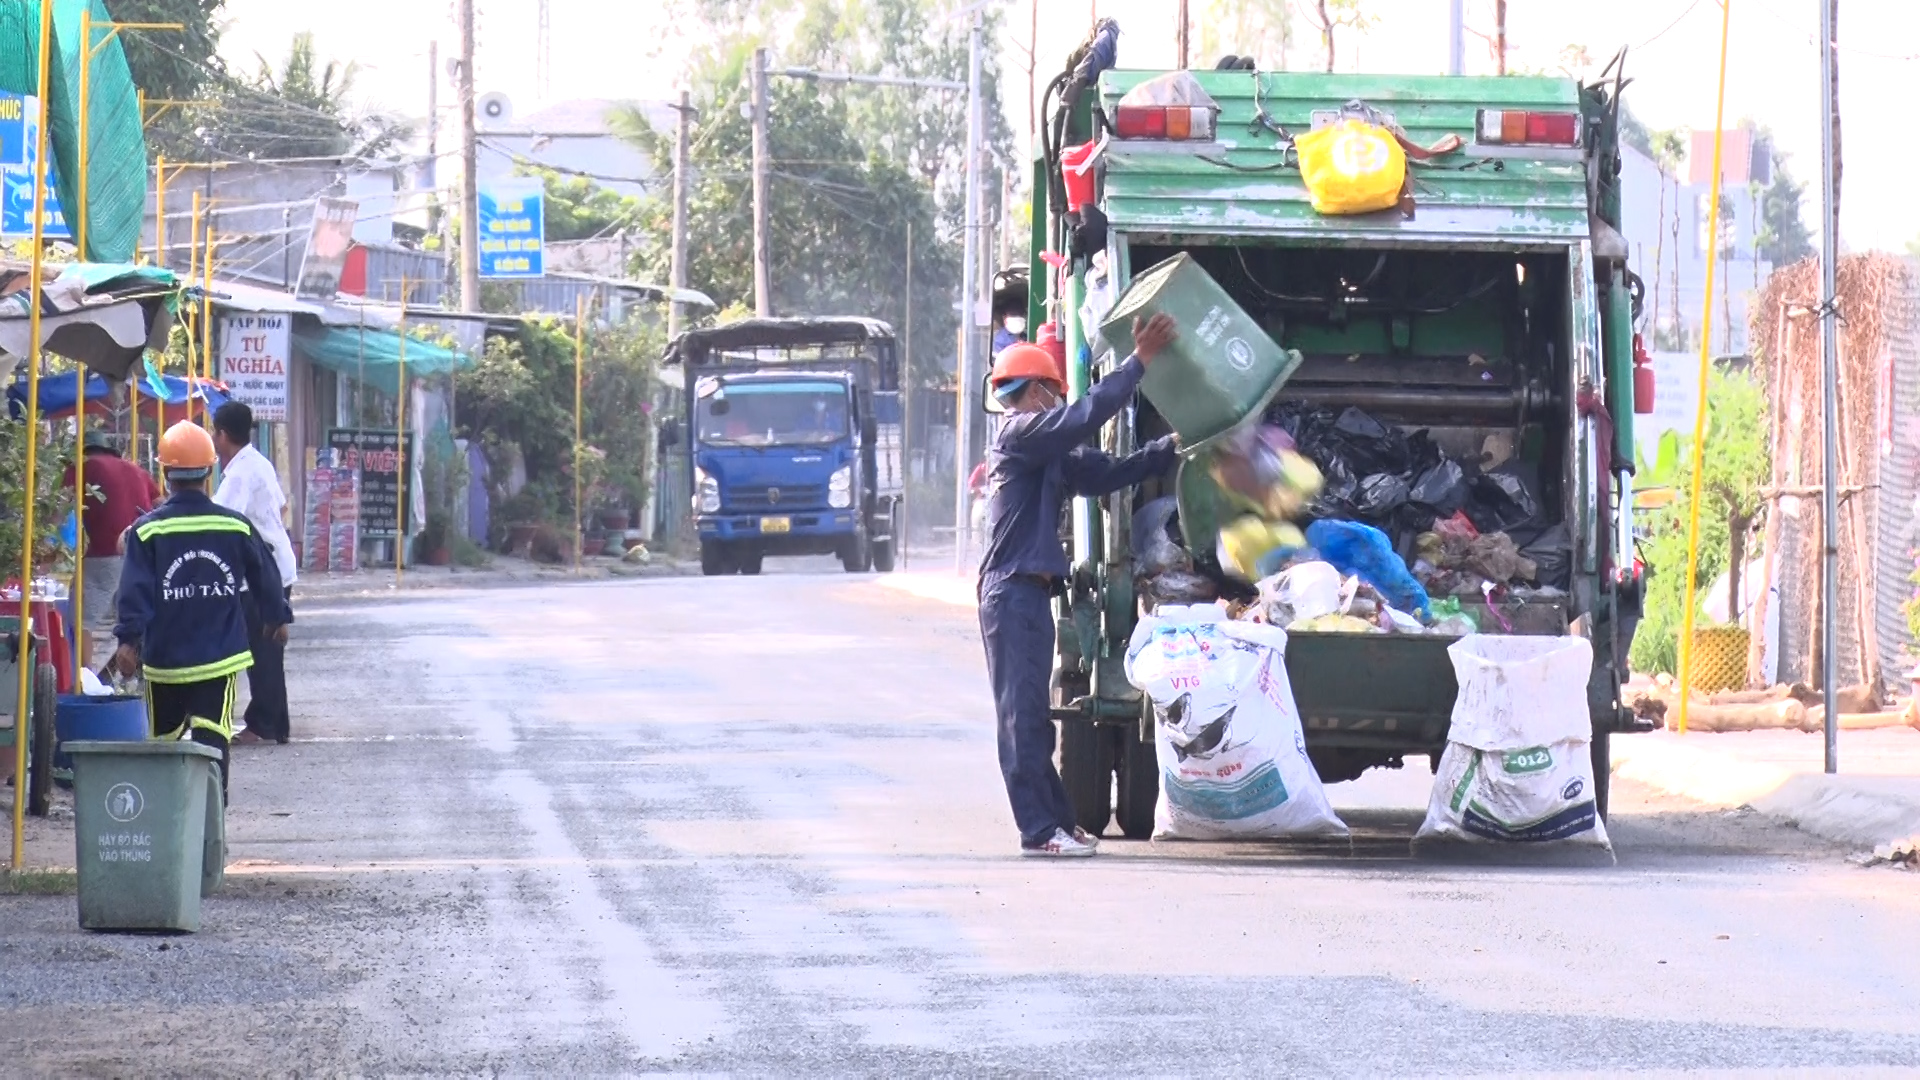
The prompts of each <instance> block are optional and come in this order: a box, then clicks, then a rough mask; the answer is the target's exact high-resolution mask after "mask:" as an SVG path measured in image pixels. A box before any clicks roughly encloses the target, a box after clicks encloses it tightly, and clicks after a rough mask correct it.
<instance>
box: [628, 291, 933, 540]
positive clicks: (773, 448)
mask: <svg viewBox="0 0 1920 1080" xmlns="http://www.w3.org/2000/svg"><path fill="white" fill-rule="evenodd" d="M662 368H663V371H665V372H669V373H674V372H677V377H678V378H679V379H680V380H682V381H683V383H684V388H685V395H684V398H685V401H686V415H685V417H684V418H682V419H681V420H679V421H677V422H674V423H670V424H668V425H665V426H664V427H663V430H662V436H663V438H662V443H663V444H664V445H672V444H674V443H676V442H677V443H678V444H679V446H678V448H679V449H680V450H681V451H682V452H681V453H678V454H673V455H671V456H672V457H678V458H682V459H683V460H684V462H685V467H684V470H683V471H682V472H681V475H680V481H681V482H682V483H683V484H684V485H685V486H684V487H683V488H682V490H681V492H680V495H679V497H683V498H685V499H687V500H688V502H689V504H690V505H691V507H692V512H693V516H692V522H693V528H694V531H695V533H696V534H697V535H698V537H699V541H700V569H701V571H702V573H704V574H706V575H708V576H716V575H722V574H736V573H737V574H758V573H760V571H761V569H762V566H763V564H764V562H765V560H766V558H767V557H768V556H770V555H771V556H785V555H832V556H835V557H836V558H838V559H839V560H840V563H841V565H842V566H843V567H844V568H845V569H846V571H847V572H848V573H865V572H867V571H869V570H880V571H882V572H885V571H890V570H892V569H893V568H894V566H895V564H896V563H897V562H898V560H899V554H900V545H901V543H902V541H903V535H904V534H903V529H904V524H905V523H904V521H903V520H902V513H903V505H904V504H903V495H904V490H905V484H904V473H903V471H902V462H901V448H902V442H901V434H902V413H901V400H900V361H899V354H898V351H897V343H896V340H895V337H894V332H893V328H892V327H890V326H888V325H887V324H886V323H884V322H880V321H877V320H874V319H864V318H755V319H742V320H738V321H735V322H731V323H727V324H725V325H721V326H716V327H711V328H704V329H695V330H688V331H686V332H684V333H681V334H679V335H677V336H676V337H674V339H673V340H672V341H671V342H669V343H668V345H667V350H666V354H665V355H664V357H663V358H662ZM668 377H669V378H671V377H673V376H672V375H671V374H670V375H669V376H668Z"/></svg>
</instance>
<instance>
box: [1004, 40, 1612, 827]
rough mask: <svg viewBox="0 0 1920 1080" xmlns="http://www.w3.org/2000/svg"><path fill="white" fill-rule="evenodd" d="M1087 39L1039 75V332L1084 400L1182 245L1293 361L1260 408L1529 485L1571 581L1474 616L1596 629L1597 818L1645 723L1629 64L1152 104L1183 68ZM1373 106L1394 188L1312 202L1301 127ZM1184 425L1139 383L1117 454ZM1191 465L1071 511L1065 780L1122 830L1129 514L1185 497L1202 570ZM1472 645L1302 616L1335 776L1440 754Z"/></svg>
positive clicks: (1208, 552)
mask: <svg viewBox="0 0 1920 1080" xmlns="http://www.w3.org/2000/svg"><path fill="white" fill-rule="evenodd" d="M1086 55H1087V54H1086V53H1083V55H1082V56H1080V57H1077V58H1076V59H1077V61H1078V62H1080V70H1079V72H1078V74H1077V75H1076V74H1075V73H1074V72H1073V69H1071V68H1070V69H1069V72H1068V73H1063V75H1062V77H1061V79H1059V80H1056V81H1055V83H1054V84H1053V86H1052V87H1051V88H1050V89H1049V90H1048V96H1047V105H1046V110H1045V111H1046V113H1047V114H1048V121H1047V124H1046V126H1045V129H1044V131H1043V135H1042V138H1041V140H1040V141H1041V146H1040V147H1038V148H1037V150H1036V154H1035V182H1036V188H1035V190H1036V191H1037V192H1038V193H1039V194H1038V195H1037V196H1036V199H1035V213H1034V215H1033V230H1032V237H1031V241H1032V248H1033V251H1032V258H1031V261H1030V264H1031V265H1032V266H1033V267H1035V268H1041V267H1049V266H1050V267H1051V272H1050V273H1049V274H1048V275H1047V276H1046V278H1045V280H1044V281H1042V280H1041V279H1040V278H1038V277H1036V279H1035V280H1034V282H1033V288H1032V290H1031V297H1032V299H1031V305H1030V311H1029V325H1030V326H1034V327H1040V326H1042V325H1043V324H1045V323H1047V322H1049V321H1054V322H1057V324H1058V330H1059V332H1060V334H1061V336H1062V337H1063V339H1064V340H1065V341H1066V345H1067V374H1068V381H1069V384H1070V389H1071V390H1072V392H1073V393H1074V394H1075V395H1076V396H1077V395H1078V394H1080V393H1084V392H1085V390H1086V388H1087V386H1088V385H1090V384H1091V382H1092V381H1094V380H1097V379H1098V378H1099V377H1100V376H1101V374H1102V373H1103V372H1105V371H1108V370H1110V369H1111V366H1112V365H1113V364H1114V363H1115V362H1116V357H1115V355H1114V350H1112V349H1111V348H1109V347H1108V346H1107V345H1106V343H1105V342H1104V341H1103V340H1102V337H1101V334H1100V323H1101V321H1102V320H1103V318H1104V316H1105V315H1106V313H1108V312H1110V311H1112V310H1113V307H1114V305H1115V301H1116V299H1117V298H1119V297H1120V296H1121V295H1122V294H1124V293H1125V291H1126V289H1127V287H1128V285H1129V284H1130V283H1131V282H1133V281H1134V280H1135V279H1136V278H1137V277H1140V276H1142V275H1145V274H1147V273H1148V272H1149V271H1151V270H1152V269H1153V268H1155V267H1157V266H1162V265H1164V264H1165V263H1166V262H1167V261H1168V260H1170V259H1174V258H1176V257H1184V258H1185V259H1187V260H1190V261H1192V262H1194V263H1197V264H1198V265H1199V266H1200V267H1201V268H1203V269H1204V270H1206V272H1207V274H1208V275H1209V276H1211V277H1212V279H1213V280H1214V281H1215V282H1216V283H1218V285H1219V286H1220V287H1221V288H1222V289H1224V290H1225V291H1226V292H1227V294H1228V295H1229V296H1230V297H1232V299H1233V300H1234V301H1235V302H1236V303H1237V304H1238V305H1239V306H1240V307H1241V308H1242V309H1243V311H1244V312H1245V313H1246V315H1247V316H1249V317H1251V318H1252V319H1254V320H1256V321H1257V322H1258V323H1259V324H1260V327H1261V329H1262V330H1263V331H1264V332H1265V333H1266V334H1267V336H1269V337H1270V338H1271V339H1272V341H1273V342H1274V343H1275V344H1277V345H1278V346H1279V347H1280V348H1282V349H1284V350H1287V351H1289V352H1290V353H1297V354H1298V355H1297V357H1292V358H1291V359H1290V360H1289V365H1290V367H1291V370H1290V375H1289V376H1288V377H1287V378H1286V380H1285V382H1284V385H1282V386H1281V387H1280V388H1279V390H1278V391H1277V393H1275V394H1273V395H1271V396H1270V397H1262V398H1260V399H1258V400H1250V401H1248V402H1246V407H1247V411H1248V414H1249V415H1248V416H1247V417H1246V419H1252V418H1253V416H1254V415H1256V414H1261V415H1268V416H1271V415H1272V410H1293V411H1294V414H1295V415H1300V414H1302V413H1303V412H1306V411H1312V410H1330V411H1331V412H1332V413H1333V414H1342V413H1343V412H1345V411H1348V410H1357V411H1358V413H1357V414H1358V415H1362V416H1363V417H1365V418H1370V419H1372V420H1374V421H1377V422H1378V423H1379V424H1381V425H1383V426H1385V427H1387V428H1390V429H1391V430H1393V431H1396V432H1398V433H1399V437H1402V438H1404V437H1409V436H1413V435H1414V434H1415V433H1420V434H1419V435H1418V438H1419V439H1421V440H1423V441H1424V442H1426V443H1429V444H1431V445H1432V446H1433V447H1437V448H1439V449H1440V450H1441V451H1443V452H1444V453H1445V455H1446V456H1447V457H1448V458H1449V459H1450V460H1458V461H1462V462H1466V463H1468V464H1469V466H1470V467H1471V469H1472V471H1473V473H1474V474H1475V475H1481V474H1483V473H1485V474H1493V473H1496V472H1497V473H1498V474H1499V475H1500V476H1503V477H1523V478H1525V479H1524V487H1525V490H1524V491H1516V492H1513V494H1515V495H1517V496H1519V497H1521V498H1522V499H1524V500H1526V501H1528V502H1529V503H1531V504H1532V515H1533V525H1534V526H1535V529H1534V531H1535V533H1536V535H1540V536H1543V537H1545V539H1544V540H1543V541H1541V542H1543V543H1545V544H1547V545H1548V547H1549V548H1552V549H1554V550H1553V551H1552V552H1551V554H1552V555H1554V556H1555V558H1554V559H1552V560H1551V561H1553V562H1554V563H1555V564H1556V565H1557V567H1558V570H1557V573H1558V574H1559V580H1560V585H1561V587H1560V588H1556V589H1545V590H1539V591H1536V592H1533V593H1531V594H1529V596H1528V597H1527V601H1526V602H1525V603H1522V604H1509V605H1508V606H1506V607H1504V608H1501V607H1500V606H1499V597H1490V598H1487V599H1485V600H1481V599H1480V598H1477V597H1470V598H1468V602H1466V603H1464V604H1463V607H1464V609H1465V610H1466V612H1467V613H1468V614H1469V615H1477V616H1478V617H1479V620H1480V624H1481V625H1482V627H1483V629H1487V630H1499V631H1505V632H1514V633H1549V634H1581V635H1584V636H1586V637H1588V638H1589V639H1591V641H1592V642H1593V646H1594V649H1593V653H1594V668H1593V674H1592V679H1591V682H1590V684H1589V686H1588V692H1587V698H1588V702H1587V703H1588V706H1589V710H1590V712H1591V714H1592V717H1593V742H1592V747H1593V757H1594V766H1595V769H1594V772H1595V777H1596V782H1597V785H1598V788H1599V790H1598V791H1597V792H1596V795H1597V797H1598V798H1597V801H1598V803H1599V808H1600V812H1601V813H1602V814H1604V813H1605V812H1606V797H1607V792H1606V778H1607V775H1608V762H1609V747H1610V740H1611V737H1612V736H1613V735H1615V734H1618V733H1623V732H1629V731H1636V730H1644V729H1645V728H1646V726H1647V725H1645V724H1643V723H1642V722H1641V721H1639V720H1637V719H1636V718H1635V716H1634V715H1633V713H1632V711H1631V710H1630V709H1628V708H1625V707H1624V703H1623V700H1622V694H1621V684H1622V682H1623V680H1624V678H1625V677H1626V673H1627V671H1626V657H1627V655H1628V651H1629V647H1630V645H1631V642H1632V637H1633V633H1634V629H1635V627H1636V626H1637V624H1638V622H1639V619H1640V613H1641V609H1642V597H1643V571H1642V569H1641V564H1640V563H1639V561H1638V560H1637V559H1636V558H1635V557H1634V552H1633V542H1632V536H1633V532H1632V522H1631V520H1630V517H1631V509H1632V507H1631V484H1630V470H1631V465H1630V463H1631V462H1632V461H1633V432H1632V419H1633V412H1634V358H1635V354H1636V343H1635V337H1634V322H1635V318H1636V312H1637V309H1638V307H1639V294H1640V282H1639V279H1638V278H1636V277H1635V275H1634V274H1633V272H1632V270H1631V269H1630V268H1629V266H1628V259H1627V255H1628V251H1627V246H1626V243H1625V241H1624V240H1623V239H1622V237H1621V234H1620V231H1619V226H1620V185H1619V174H1620V159H1619V151H1618V145H1619V138H1620V106H1619V103H1620V91H1621V89H1623V87H1624V82H1625V80H1624V79H1623V78H1622V77H1621V76H1620V75H1619V74H1618V72H1617V71H1616V70H1614V69H1609V75H1610V78H1609V77H1608V76H1603V77H1602V81H1600V82H1598V83H1595V84H1592V85H1582V84H1580V83H1578V82H1575V81H1572V80H1565V79H1551V78H1532V77H1510V78H1459V77H1438V76H1434V77H1423V76H1384V75H1337V74H1303V73H1291V72H1264V71H1253V70H1245V69H1244V65H1242V68H1241V69H1229V70H1210V71H1194V72H1189V73H1186V75H1188V76H1190V77H1191V80H1192V83H1191V84H1189V89H1191V86H1192V85H1197V87H1198V88H1199V89H1200V90H1202V91H1204V94H1203V95H1192V94H1190V93H1189V94H1188V95H1187V96H1185V97H1182V98H1179V99H1177V100H1176V102H1175V103H1174V104H1172V105H1162V104H1157V103H1155V99H1154V98H1153V97H1152V96H1150V95H1149V96H1147V98H1146V103H1145V104H1140V103H1138V100H1139V99H1140V98H1141V97H1142V95H1135V96H1134V97H1133V98H1128V97H1127V95H1128V94H1129V91H1133V90H1134V89H1135V88H1136V87H1139V86H1141V84H1143V83H1146V82H1148V81H1149V80H1152V79H1155V78H1156V77H1159V76H1165V75H1167V73H1163V72H1153V71H1129V70H1123V69H1113V70H1106V71H1104V72H1095V73H1093V74H1092V75H1089V72H1088V70H1087V64H1086V62H1085V56H1086ZM1180 78H1181V81H1182V82H1184V81H1185V77H1184V76H1182V77H1180ZM1163 82H1164V80H1163ZM1056 99H1057V104H1056ZM1123 99H1126V100H1124V101H1123ZM1356 116H1358V117H1363V118H1367V119H1369V120H1370V121H1372V122H1376V123H1379V124H1381V125H1383V126H1386V127H1388V128H1390V129H1392V130H1396V131H1398V132H1399V133H1400V134H1401V135H1402V136H1403V142H1404V144H1405V145H1407V146H1410V147H1412V148H1413V153H1412V157H1413V159H1414V160H1412V161H1410V167H1409V175H1408V180H1407V183H1406V186H1405V188H1404V191H1403V196H1402V199H1401V203H1400V205H1399V206H1397V207H1394V208H1392V209H1389V210H1385V211H1381V212H1377V213H1367V214H1359V215H1352V216H1329V215H1325V214H1321V213H1318V212H1316V211H1315V210H1314V209H1313V206H1312V203H1311V200H1310V197H1309V192H1308V190H1307V188H1306V186H1305V183H1304V181H1303V179H1302V175H1301V172H1300V169H1299V163H1298V156H1297V153H1296V152H1295V151H1294V149H1293V139H1294V137H1295V136H1296V135H1299V134H1303V133H1306V132H1308V131H1311V130H1314V129H1315V128H1316V127H1319V126H1323V125H1326V124H1333V123H1339V122H1341V121H1342V120H1343V119H1345V118H1350V117H1356ZM1449 136H1451V137H1454V138H1452V139H1450V138H1448V137H1449ZM1455 139H1457V146H1454V141H1455ZM1449 147H1451V148H1450V149H1447V148H1449ZM1423 148H1425V149H1436V148H1438V151H1439V152H1436V153H1433V154H1430V155H1429V154H1425V153H1424V150H1423ZM1182 330H1183V332H1185V333H1190V334H1191V333H1201V332H1203V331H1204V328H1203V327H1195V326H1186V327H1183V328H1182ZM1348 415H1354V414H1351V413H1349V414H1348ZM1170 426H1171V425H1170V424H1169V420H1168V418H1167V417H1164V416H1162V415H1161V414H1160V413H1159V412H1157V411H1156V410H1155V409H1154V407H1153V405H1152V403H1151V402H1150V401H1149V400H1148V399H1147V397H1146V396H1145V395H1144V394H1143V395H1142V396H1140V397H1139V398H1138V399H1137V400H1136V402H1135V404H1134V407H1133V408H1132V409H1130V410H1128V411H1126V412H1125V413H1123V414H1122V416H1120V417H1119V418H1118V419H1116V420H1115V421H1114V422H1113V423H1112V424H1111V425H1109V427H1108V429H1107V430H1106V431H1105V432H1104V433H1103V436H1102V438H1103V440H1104V443H1105V449H1107V450H1109V451H1112V452H1121V453H1123V452H1126V451H1129V450H1132V449H1133V448H1134V447H1135V446H1137V445H1139V444H1141V443H1144V442H1145V441H1147V440H1149V439H1152V438H1154V437H1156V436H1158V435H1160V434H1162V433H1164V432H1166V431H1168V430H1169V429H1170ZM1195 471H1196V470H1193V469H1191V468H1189V469H1188V470H1187V472H1186V476H1185V483H1184V484H1183V479H1182V474H1181V473H1174V474H1169V475H1167V476H1165V477H1161V478H1158V479H1157V480H1155V481H1153V482H1149V483H1148V484H1146V485H1145V486H1144V487H1143V488H1142V489H1140V490H1138V491H1135V492H1127V493H1122V494H1119V495H1114V496H1110V497H1108V498H1105V499H1101V500H1087V499H1082V500H1078V501H1077V502H1076V503H1075V504H1074V505H1073V506H1072V508H1071V509H1070V511H1069V513H1070V518H1071V520H1070V521H1069V522H1064V523H1063V533H1065V532H1067V531H1070V532H1071V534H1072V540H1071V558H1072V562H1073V573H1072V578H1071V581H1070V583H1069V587H1068V589H1067V591H1066V595H1065V596H1064V597H1063V598H1062V599H1060V600H1058V601H1057V602H1056V603H1057V615H1058V621H1059V642H1060V645H1059V656H1058V657H1057V659H1056V663H1055V677H1054V695H1055V698H1054V715H1055V718H1056V720H1057V721H1058V722H1059V724H1060V728H1061V750H1060V763H1061V771H1062V776H1063V778H1064V779H1065V781H1066V784H1067V789H1068V792H1069V794H1070V795H1071V797H1072V799H1073V802H1074V805H1075V810H1076V814H1077V816H1078V818H1079V824H1080V825H1081V826H1082V827H1083V828H1086V829H1088V830H1089V831H1091V832H1094V833H1095V834H1096V835H1097V834H1099V833H1100V832H1101V831H1102V830H1104V829H1105V827H1106V826H1107V825H1108V824H1109V823H1113V822H1116V821H1117V824H1118V825H1119V827H1120V830H1121V832H1123V833H1124V834H1125V835H1127V836H1129V837H1144V836H1147V835H1149V834H1150V833H1151V831H1152V828H1153V804H1154V801H1155V799H1156V797H1157V794H1158V783H1159V769H1158V766H1157V763H1156V757H1155V747H1154V732H1153V712H1152V709H1151V707H1150V703H1148V702H1146V701H1144V700H1143V698H1142V695H1141V694H1139V693H1138V692H1137V691H1136V690H1134V689H1133V688H1132V687H1131V686H1130V685H1129V684H1128V681H1127V678H1126V674H1125V669H1124V663H1125V656H1126V645H1127V641H1128V639H1129V636H1130V635H1131V633H1132V632H1133V630H1134V627H1135V625H1136V623H1137V622H1138V620H1139V619H1140V618H1141V617H1142V604H1141V598H1140V597H1139V596H1137V595H1136V591H1137V590H1136V578H1137V575H1138V572H1139V570H1140V566H1139V560H1138V557H1137V553H1136V550H1135V543H1134V540H1135V538H1134V537H1132V536H1131V535H1130V531H1131V529H1132V521H1133V516H1134V512H1135V511H1136V510H1137V509H1139V507H1140V506H1142V505H1144V504H1145V503H1146V502H1147V501H1148V500H1152V499H1156V498H1159V497H1162V496H1169V495H1177V494H1179V495H1184V496H1185V497H1184V498H1183V499H1182V501H1181V503H1180V506H1181V509H1182V511H1183V514H1182V517H1181V519H1180V520H1179V521H1178V526H1179V530H1180V532H1181V534H1182V536H1181V538H1182V539H1183V541H1184V543H1185V546H1186V547H1187V549H1188V550H1189V551H1191V553H1192V554H1193V557H1194V558H1195V559H1196V560H1197V561H1199V562H1200V563H1201V564H1203V568H1204V569H1209V570H1212V569H1217V564H1215V565H1213V566H1207V565H1205V564H1208V563H1209V562H1210V561H1211V560H1213V559H1214V547H1215V543H1214V541H1215V534H1216V532H1217V530H1218V527H1219V525H1220V524H1222V522H1220V521H1218V520H1208V518H1209V517H1210V515H1209V513H1207V512H1206V511H1205V509H1204V507H1203V505H1202V504H1203V503H1204V502H1205V499H1204V497H1203V496H1204V491H1201V492H1196V491H1195V490H1192V489H1193V488H1195V487H1199V488H1204V487H1205V483H1204V478H1203V477H1202V478H1198V479H1196V477H1195V476H1194V475H1192V474H1193V473H1194V472H1195ZM1514 482H1515V483H1516V484H1518V483H1521V481H1514ZM1183 486H1185V487H1188V488H1189V490H1187V491H1185V492H1182V491H1181V488H1182V487H1183ZM1401 554H1402V556H1403V557H1405V558H1407V559H1408V561H1412V556H1411V554H1410V553H1409V552H1406V551H1402V552H1401ZM1451 641H1452V639H1451V638H1448V637H1445V636H1439V635H1416V634H1379V635H1371V634H1351V633H1307V632H1301V633H1295V634H1294V635H1293V636H1292V639H1291V642H1290V646H1289V655H1288V657H1287V664H1288V669H1289V674H1290V676H1291V680H1292V683H1293V688H1294V693H1295V698H1296V701H1297V703H1298V705H1299V708H1300V713H1301V717H1302V720H1303V722H1304V726H1305V732H1306V742H1307V749H1308V752H1309V755H1310V756H1311V757H1312V759H1313V762H1314V764H1315V766H1316V768H1317V769H1318V770H1319V772H1320V774H1321V777H1322V778H1323V779H1324V780H1325V781H1327V782H1329V783H1333V782H1339V781H1343V780H1349V779H1354V778H1356V777H1358V776H1359V775H1360V774H1361V773H1362V772H1364V771H1365V770H1367V769H1370V768H1375V767H1400V766H1401V765H1402V764H1403V763H1404V760H1405V759H1406V758H1409V757H1415V758H1418V757H1422V756H1424V757H1426V758H1427V759H1428V760H1429V762H1431V761H1436V760H1437V759H1438V755H1439V754H1440V752H1441V751H1442V750H1443V749H1444V747H1445V743H1446V737H1447V730H1448V718H1449V714H1450V712H1451V709H1452V706H1453V699H1454V696H1455V693H1456V690H1457V686H1456V683H1455V681H1454V675H1453V671H1452V667H1451V665H1450V663H1449V660H1448V656H1447V651H1446V649H1447V646H1448V645H1449V644H1451Z"/></svg>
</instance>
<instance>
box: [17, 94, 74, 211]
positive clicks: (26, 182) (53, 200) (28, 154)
mask: <svg viewBox="0 0 1920 1080" xmlns="http://www.w3.org/2000/svg"><path fill="white" fill-rule="evenodd" d="M39 135H40V103H39V101H38V100H36V99H34V98H30V97H22V96H21V95H19V94H14V93H8V92H5V91H0V236H4V237H6V238H8V239H18V238H21V237H29V238H30V237H32V236H33V153H34V145H35V141H36V140H37V139H38V138H39ZM59 177H60V174H59V171H58V166H57V165H56V163H54V162H51V161H49V162H47V196H46V206H45V218H46V227H45V230H44V231H43V233H42V235H44V236H46V237H48V238H50V239H54V240H71V239H72V238H73V234H72V233H71V232H70V231H69V230H68V228H67V218H66V215H65V214H64V213H62V212H61V210H60V196H59V188H60V179H59Z"/></svg>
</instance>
